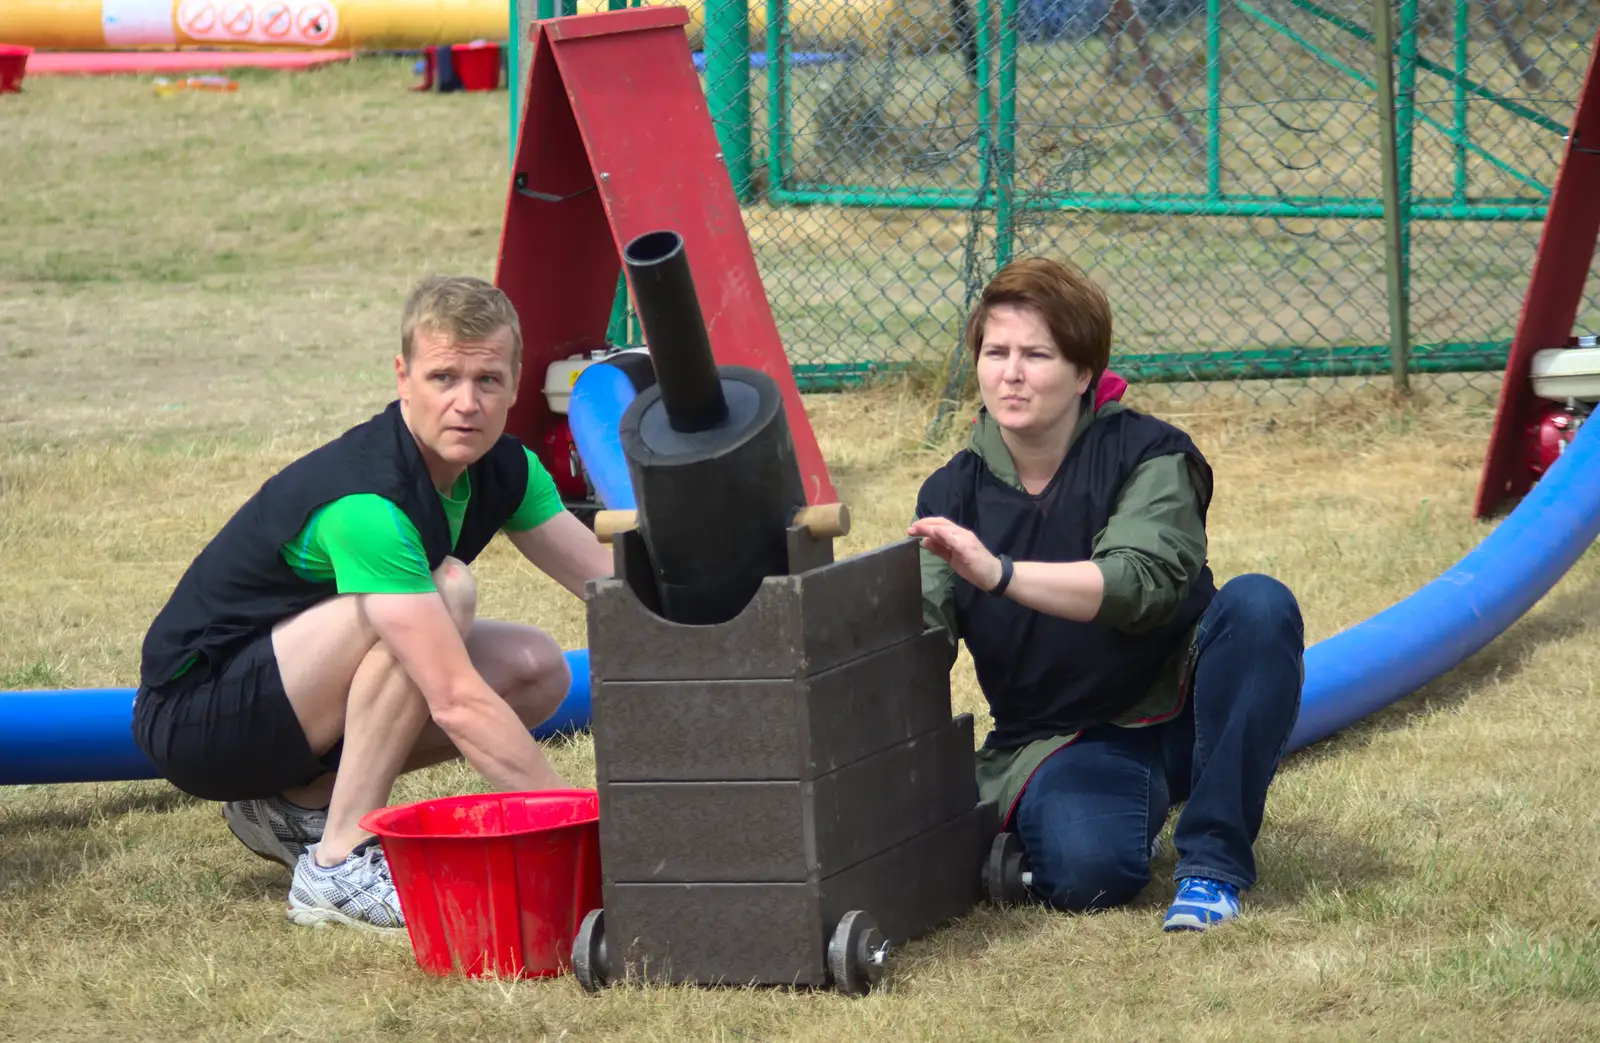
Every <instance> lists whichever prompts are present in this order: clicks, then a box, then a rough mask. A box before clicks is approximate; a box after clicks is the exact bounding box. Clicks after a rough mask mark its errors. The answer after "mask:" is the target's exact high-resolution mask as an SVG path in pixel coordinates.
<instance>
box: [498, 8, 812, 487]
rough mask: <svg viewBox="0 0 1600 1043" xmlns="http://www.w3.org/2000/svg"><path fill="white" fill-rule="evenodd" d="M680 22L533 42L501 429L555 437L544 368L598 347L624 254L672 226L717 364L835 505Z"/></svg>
mask: <svg viewBox="0 0 1600 1043" xmlns="http://www.w3.org/2000/svg"><path fill="white" fill-rule="evenodd" d="M688 19H689V16H688V12H686V11H685V10H684V9H683V8H681V7H640V8H634V9H631V10H622V11H608V12H605V13H601V14H589V15H575V16H572V17H568V18H556V19H550V20H548V21H543V22H539V23H537V24H535V26H534V28H533V31H532V33H531V34H530V35H531V36H532V41H531V43H532V51H533V60H532V62H531V63H530V68H529V72H528V83H527V88H528V92H527V100H526V104H525V107H524V115H523V118H522V127H521V131H520V137H519V142H518V145H517V150H516V162H515V165H514V167H513V170H512V181H511V189H510V192H509V194H508V198H507V201H506V217H505V224H504V226H503V228H502V230H501V237H500V256H499V262H498V265H497V268H496V272H495V283H496V285H498V286H499V287H500V288H501V289H502V290H504V291H505V293H506V295H507V296H508V297H510V298H511V302H512V303H513V304H514V305H515V306H516V309H517V314H518V317H519V318H520V319H521V322H522V337H523V366H522V378H521V379H522V384H521V387H520V388H519V389H518V396H517V404H516V406H515V407H514V408H513V410H512V413H511V416H510V418H509V420H508V422H507V430H508V431H510V432H511V433H512V434H513V435H515V436H517V437H518V438H520V439H521V440H522V442H523V444H524V445H528V446H530V447H531V446H537V445H538V444H539V440H540V438H541V437H542V436H543V434H544V432H545V430H546V429H547V427H548V425H549V424H550V423H551V414H550V410H549V406H548V404H547V403H546V401H545V398H544V395H543V394H542V388H543V381H544V374H545V369H546V367H547V366H548V365H549V363H551V362H552V361H555V360H557V359H562V358H566V357H567V356H569V355H571V354H574V353H576V352H581V351H586V350H588V349H590V348H592V347H595V346H598V345H600V344H601V343H603V342H604V340H605V333H606V325H607V322H608V320H609V318H610V315H611V302H612V298H613V296H614V294H615V292H616V287H617V274H618V272H619V271H621V268H622V262H621V250H622V247H623V246H624V245H625V244H626V243H628V242H629V241H630V240H632V239H633V238H634V237H636V236H638V235H640V234H642V233H644V232H650V231H655V230H657V229H663V228H669V229H672V230H673V231H676V232H678V233H679V234H680V235H682V236H683V240H684V247H685V250H686V252H687V253H688V257H689V268H690V271H691V272H692V274H693V276H694V281H695V289H696V292H697V294H698V296H699V298H700V308H701V311H702V313H703V314H704V316H705V322H706V328H707V331H708V333H709V336H710V339H711V351H712V354H713V355H714V356H715V357H716V359H717V361H718V362H719V363H722V364H725V365H739V366H749V367H751V368H754V369H759V370H761V371H763V372H764V373H766V374H767V375H768V376H770V377H772V378H773V379H774V380H776V381H777V382H778V386H779V387H780V388H782V389H783V404H784V411H785V413H786V415H787V417H788V421H789V427H790V430H791V431H792V432H793V436H794V447H795V454H796V457H797V458H798V461H799V464H800V473H801V477H802V478H803V479H804V480H805V488H806V497H807V500H808V502H810V503H813V504H815V503H827V502H832V501H833V500H834V499H835V498H836V495H835V493H834V489H833V483H832V482H831V481H830V480H829V478H828V470H827V465H826V464H825V463H824V462H823V459H822V452H821V450H820V449H819V448H818V447H817V441H816V436H815V434H814V433H813V432H812V429H811V423H810V420H809V419H808V418H807V417H806V413H805V408H804V407H803V406H802V404H801V401H800V393H799V389H798V388H797V387H796V385H795V380H794V374H793V372H792V371H791V370H790V369H789V361H788V357H787V356H786V355H785V354H784V351H783V343H782V341H781V340H780V339H779V337H778V327H777V324H776V322H775V321H774V320H773V317H772V309H771V307H770V305H769V304H768V302H767V297H766V292H765V291H764V290H763V289H762V285H761V276H760V274H759V272H758V271H757V270H756V263H755V254H754V252H753V251H752V250H751V248H750V240H749V237H748V235H747V234H746V232H745V227H744V220H743V218H742V216H741V215H740V213H739V204H738V200H737V199H736V197H735V196H734V192H733V184H732V182H731V181H730V179H729V177H728V172H727V168H726V167H725V166H724V164H723V162H722V152H721V150H720V147H719V146H718V144H717V138H716V133H715V131H714V130H713V128H712V124H711V114H710V111H709V110H708V108H707V106H706V101H705V96H704V94H702V92H701V89H700V82H699V78H698V76H697V74H696V73H695V68H694V61H693V59H692V57H691V53H690V49H689V41H688V37H687V35H686V34H685V32H684V28H683V27H684V25H686V24H687V22H688ZM513 89H516V85H515V84H514V85H513Z"/></svg>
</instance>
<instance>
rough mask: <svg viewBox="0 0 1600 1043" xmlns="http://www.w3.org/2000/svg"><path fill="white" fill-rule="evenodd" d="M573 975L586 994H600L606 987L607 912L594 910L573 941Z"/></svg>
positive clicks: (579, 928)
mask: <svg viewBox="0 0 1600 1043" xmlns="http://www.w3.org/2000/svg"><path fill="white" fill-rule="evenodd" d="M572 973H573V976H574V977H576V978H577V979H578V984H579V985H582V986H583V991H585V992H599V991H600V990H601V989H603V988H605V985H606V918H605V910H603V909H592V910H590V912H589V915H588V916H585V917H584V918H583V923H582V924H581V925H579V927H578V936H577V937H576V938H574V939H573V940H572Z"/></svg>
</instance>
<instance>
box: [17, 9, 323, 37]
mask: <svg viewBox="0 0 1600 1043" xmlns="http://www.w3.org/2000/svg"><path fill="white" fill-rule="evenodd" d="M0 3H4V0H0ZM177 26H178V31H179V32H180V33H181V34H182V35H183V36H184V37H185V38H187V39H188V40H189V41H192V42H194V43H221V44H242V43H256V44H278V45H280V46H287V47H307V46H310V47H321V46H326V45H328V44H331V43H332V42H333V40H334V38H335V37H336V36H337V35H338V32H339V9H338V8H337V7H336V6H335V5H334V4H333V2H332V0H182V2H181V3H180V4H179V5H178V17H177Z"/></svg>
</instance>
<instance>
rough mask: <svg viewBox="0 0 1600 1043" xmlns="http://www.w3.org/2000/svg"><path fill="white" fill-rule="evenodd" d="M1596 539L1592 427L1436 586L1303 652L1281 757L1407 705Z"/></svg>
mask: <svg viewBox="0 0 1600 1043" xmlns="http://www.w3.org/2000/svg"><path fill="white" fill-rule="evenodd" d="M1597 535H1600V419H1596V420H1591V421H1590V422H1589V423H1586V424H1584V425H1583V426H1582V427H1580V428H1579V429H1578V433H1577V435H1576V437H1574V439H1573V441H1572V444H1571V445H1569V446H1568V447H1567V450H1566V452H1565V453H1563V454H1562V456H1561V458H1560V459H1559V460H1557V461H1556V463H1555V465H1554V466H1552V467H1551V468H1550V470H1549V471H1547V472H1545V475H1544V477H1543V478H1542V479H1540V481H1539V483H1538V484H1537V485H1535V486H1534V487H1533V491H1532V492H1530V493H1529V494H1528V495H1527V497H1525V498H1524V499H1523V501H1522V502H1521V503H1520V504H1518V505H1517V508H1516V510H1514V511H1512V512H1511V514H1510V515H1509V516H1508V517H1507V518H1506V519H1505V520H1504V521H1502V522H1501V523H1500V524H1499V526H1497V527H1496V528H1495V530H1494V532H1492V533H1490V534H1489V536H1488V538H1486V539H1485V540H1484V541H1483V542H1482V543H1480V544H1479V545H1478V546H1477V547H1476V548H1475V549H1474V550H1473V551H1472V552H1471V553H1470V554H1468V555H1467V556H1466V557H1464V558H1462V559H1461V561H1460V562H1458V563H1457V564H1456V566H1455V567H1454V568H1452V569H1450V570H1449V571H1448V572H1446V573H1444V574H1443V575H1442V576H1440V577H1439V578H1438V579H1436V580H1434V581H1433V582H1432V583H1429V584H1428V585H1427V586H1425V587H1423V588H1422V589H1421V590H1419V591H1417V592H1416V593H1415V594H1413V595H1411V596H1410V597H1408V598H1406V599H1405V600H1404V601H1401V602H1399V603H1398V604H1396V605H1394V606H1392V607H1390V608H1388V609H1385V610H1384V611H1382V612H1380V613H1378V614H1377V615H1376V616H1373V617H1372V618H1371V619H1369V620H1367V621H1366V622H1364V623H1360V624H1358V625H1356V626H1354V627H1351V628H1350V629H1349V630H1346V631H1343V632H1341V633H1338V634H1335V635H1334V636H1332V637H1330V638H1328V639H1326V640H1324V641H1319V642H1318V643H1317V644H1315V645H1313V646H1311V647H1310V648H1308V649H1307V650H1306V656H1305V666H1306V680H1305V687H1304V689H1303V691H1302V694H1301V703H1300V716H1299V718H1298V719H1297V720H1296V721H1295V726H1294V731H1293V732H1291V733H1290V736H1289V748H1290V749H1298V748H1300V747H1302V746H1306V745H1309V744H1310V743H1313V742H1316V741H1317V740H1318V739H1322V738H1326V737H1327V736H1329V735H1332V734H1333V733H1334V732H1336V731H1338V730H1340V729H1341V728H1346V727H1349V726H1350V725H1351V724H1354V723H1355V722H1356V721H1358V720H1360V719H1361V718H1363V717H1365V716H1367V715H1368V714H1370V713H1373V712H1374V711H1376V710H1379V709H1382V708H1383V707H1385V706H1387V705H1389V704H1390V703H1392V702H1394V701H1395V700H1397V699H1400V698H1402V697H1403V696H1406V695H1409V694H1411V693H1412V692H1414V691H1416V690H1417V689H1418V688H1421V687H1422V686H1423V685H1425V684H1427V683H1428V682H1429V681H1432V680H1433V679H1434V678H1436V677H1438V676H1440V675H1441V674H1443V673H1445V672H1446V671H1448V670H1450V669H1452V668H1454V667H1456V666H1458V665H1460V664H1461V663H1462V662H1463V661H1464V660H1465V659H1466V658H1467V657H1468V656H1470V655H1472V654H1473V653H1474V652H1476V651H1478V650H1479V649H1480V648H1482V647H1483V646H1484V645H1486V644H1488V643H1489V642H1490V641H1492V640H1494V638H1495V637H1496V636H1498V635H1499V634H1500V633H1501V632H1502V631H1504V630H1505V629H1506V628H1507V627H1509V626H1510V625H1511V624H1512V623H1515V622H1516V621H1517V620H1518V619H1519V618H1521V617H1522V615H1523V613H1525V612H1527V611H1528V609H1530V608H1532V607H1533V605H1534V603H1535V602H1537V601H1538V600H1539V599H1540V598H1541V597H1543V596H1544V595H1545V593H1546V592H1547V591H1549V589H1550V588H1551V587H1553V586H1555V584H1556V581H1557V580H1559V579H1560V578H1561V577H1562V576H1563V575H1565V574H1566V572H1567V570H1568V569H1570V568H1571V567H1572V565H1573V563H1574V562H1576V561H1577V560H1578V559H1579V558H1580V557H1582V556H1583V552H1584V551H1586V550H1587V549H1588V548H1589V545H1590V544H1592V543H1593V542H1594V540H1595V537H1596V536H1597Z"/></svg>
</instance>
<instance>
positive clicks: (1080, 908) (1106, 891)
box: [1026, 830, 1150, 912]
mask: <svg viewBox="0 0 1600 1043" xmlns="http://www.w3.org/2000/svg"><path fill="white" fill-rule="evenodd" d="M1123 847H1126V845H1119V844H1117V843H1116V842H1115V838H1113V837H1110V836H1108V835H1105V834H1097V833H1094V832H1092V831H1088V830H1085V831H1081V832H1078V833H1076V834H1075V835H1061V834H1052V835H1047V836H1045V837H1041V838H1036V839H1035V842H1034V843H1033V844H1032V845H1027V846H1026V850H1027V863H1028V869H1029V870H1030V871H1031V872H1032V873H1033V891H1034V893H1035V894H1036V895H1038V896H1039V898H1040V899H1042V900H1043V901H1044V902H1046V903H1047V904H1049V905H1051V906H1053V907H1054V908H1056V909H1061V910H1064V911H1067V912H1087V911H1089V910H1091V909H1110V908H1113V907H1115V906H1119V905H1126V904H1127V903H1128V902H1131V901H1133V899H1134V898H1135V897H1137V896H1138V894H1139V892H1140V891H1142V890H1144V886H1145V885H1146V884H1148V883H1149V882H1150V862H1149V858H1148V852H1147V851H1144V850H1137V849H1134V850H1122V848H1123Z"/></svg>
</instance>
